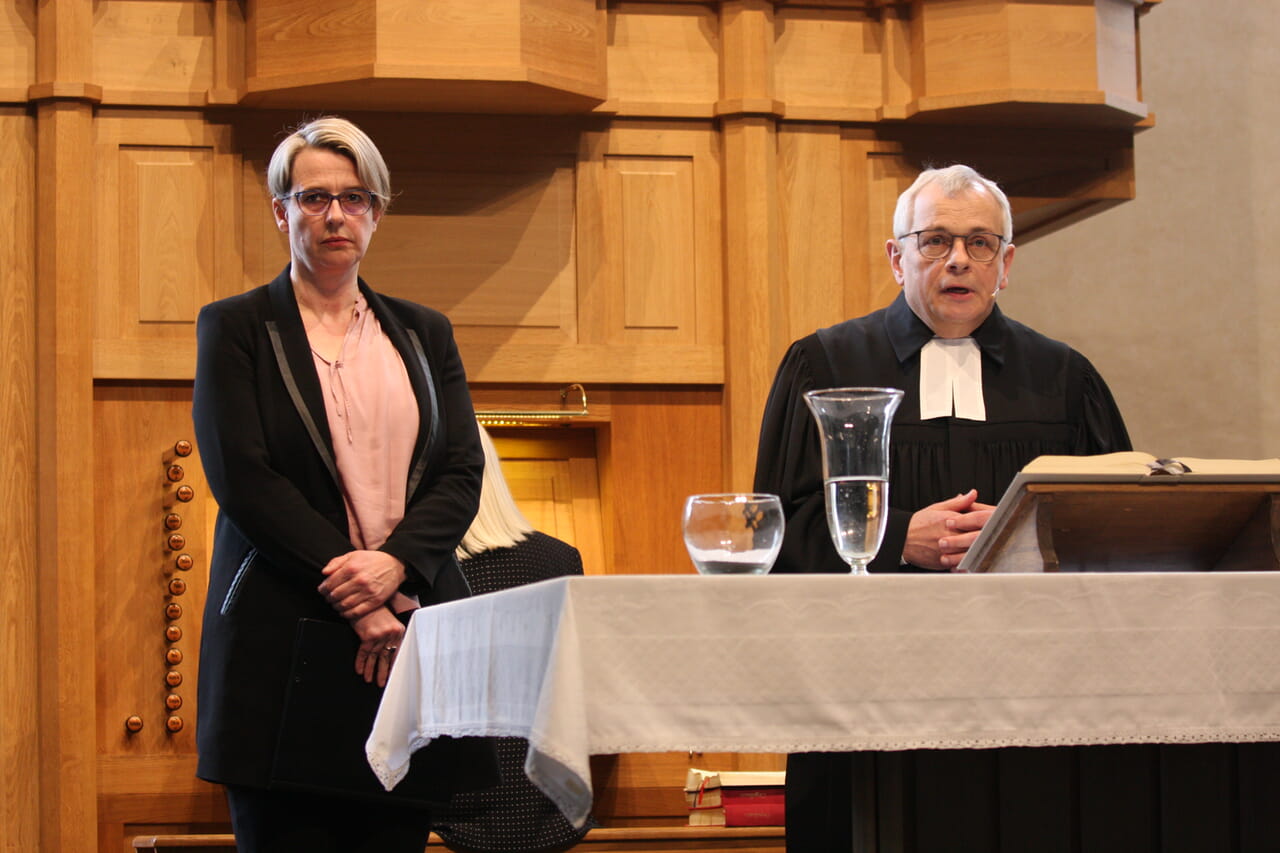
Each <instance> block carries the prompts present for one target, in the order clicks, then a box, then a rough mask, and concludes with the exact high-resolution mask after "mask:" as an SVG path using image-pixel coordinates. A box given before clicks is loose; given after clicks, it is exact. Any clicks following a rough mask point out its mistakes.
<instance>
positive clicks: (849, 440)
mask: <svg viewBox="0 0 1280 853" xmlns="http://www.w3.org/2000/svg"><path fill="white" fill-rule="evenodd" d="M804 399H805V402H806V403H807V404H808V405H809V409H810V411H812V412H813V417H814V420H816V421H817V422H818V434H819V435H820V436H821V438H822V482H823V491H824V492H825V493H826V503H827V529H828V530H829V531H830V532H831V542H832V544H834V545H835V547H836V552H837V553H838V554H839V555H840V557H841V559H843V560H844V561H845V562H846V563H848V564H849V571H850V573H852V574H855V575H865V574H866V573H867V564H868V563H870V562H871V560H872V559H874V558H875V556H876V553H877V552H878V551H879V550H880V541H881V540H882V539H883V538H884V528H885V524H886V523H887V522H888V520H889V427H890V426H891V425H892V424H893V413H894V412H895V411H897V409H898V404H899V403H901V402H902V392H901V391H899V390H898V389H897V388H826V389H822V390H819V391H809V392H807V393H806V394H805V395H804Z"/></svg>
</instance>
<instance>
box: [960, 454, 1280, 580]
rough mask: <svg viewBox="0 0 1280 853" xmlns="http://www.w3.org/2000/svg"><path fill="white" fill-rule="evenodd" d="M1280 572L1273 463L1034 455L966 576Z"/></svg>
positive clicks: (970, 557)
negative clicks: (997, 573) (1129, 572)
mask: <svg viewBox="0 0 1280 853" xmlns="http://www.w3.org/2000/svg"><path fill="white" fill-rule="evenodd" d="M1254 570H1280V458H1274V459H1201V458H1193V457H1185V456H1183V457H1177V458H1157V457H1155V456H1152V455H1150V454H1148V453H1140V452H1125V453H1106V454H1102V455H1098V456H1041V457H1038V458H1036V459H1034V460H1032V461H1031V462H1030V463H1028V464H1027V466H1026V467H1024V468H1023V469H1022V471H1021V472H1020V473H1019V474H1018V475H1017V476H1016V477H1015V478H1014V480H1013V482H1012V483H1011V484H1010V485H1009V488H1008V489H1007V490H1006V491H1005V493H1004V495H1003V496H1002V497H1001V498H1000V503H999V504H998V505H997V506H996V510H995V512H994V513H993V514H992V516H991V519H990V520H989V521H988V522H987V524H986V526H985V527H984V528H983V529H982V532H981V533H980V534H979V535H978V538H977V539H976V540H975V541H974V544H973V546H972V547H971V548H970V549H969V552H968V553H967V554H966V555H965V557H964V559H963V560H962V561H961V563H960V566H959V571H964V572H1041V571H1066V572H1087V571H1095V572H1116V571H1254Z"/></svg>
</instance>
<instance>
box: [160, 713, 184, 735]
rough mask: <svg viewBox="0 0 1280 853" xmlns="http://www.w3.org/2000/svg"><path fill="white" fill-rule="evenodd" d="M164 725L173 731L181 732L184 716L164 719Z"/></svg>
mask: <svg viewBox="0 0 1280 853" xmlns="http://www.w3.org/2000/svg"><path fill="white" fill-rule="evenodd" d="M164 727H165V728H166V729H168V730H169V731H171V732H180V731H182V718H181V717H176V716H175V717H170V718H169V719H167V720H165V721H164Z"/></svg>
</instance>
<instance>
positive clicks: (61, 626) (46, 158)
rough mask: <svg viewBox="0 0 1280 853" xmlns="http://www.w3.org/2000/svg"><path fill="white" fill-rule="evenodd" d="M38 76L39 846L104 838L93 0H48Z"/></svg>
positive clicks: (97, 93) (78, 846)
mask: <svg viewBox="0 0 1280 853" xmlns="http://www.w3.org/2000/svg"><path fill="white" fill-rule="evenodd" d="M38 15H39V17H38V19H37V31H36V34H37V53H36V82H35V84H34V85H33V86H32V87H31V92H30V98H31V100H32V101H35V102H36V176H37V178H36V193H35V201H36V232H35V235H36V236H35V258H36V291H35V317H36V350H35V358H36V360H35V385H36V393H35V402H36V406H35V421H36V444H35V450H36V454H35V455H36V462H35V475H36V490H35V506H36V561H35V566H36V572H37V579H36V584H37V588H36V621H37V630H36V638H37V640H36V647H35V656H36V661H37V667H36V671H37V676H38V684H39V687H38V690H37V691H36V695H37V698H38V708H39V762H40V779H39V796H40V846H39V849H40V850H42V851H59V850H93V849H95V848H96V847H97V812H96V790H95V778H96V765H95V757H96V749H95V741H94V690H95V681H94V605H93V602H94V600H95V599H94V595H95V589H94V571H93V554H94V544H95V543H94V511H93V501H92V497H93V316H92V311H93V299H92V293H93V290H92V287H93V280H94V269H93V258H94V252H93V214H92V211H93V210H94V204H93V193H94V191H95V188H94V171H93V119H94V104H93V101H96V100H99V99H100V98H101V89H100V87H97V86H95V85H93V84H92V83H91V82H90V75H91V73H92V67H93V62H92V52H91V51H92V47H91V45H92V43H93V38H92V37H93V4H92V3H88V2H84V0H46V2H43V3H41V4H40V6H39V12H38Z"/></svg>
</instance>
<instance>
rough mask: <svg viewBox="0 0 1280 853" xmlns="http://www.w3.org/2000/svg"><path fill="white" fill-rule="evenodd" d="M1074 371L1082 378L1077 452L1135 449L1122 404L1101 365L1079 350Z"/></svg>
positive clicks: (1089, 453)
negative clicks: (1097, 364)
mask: <svg viewBox="0 0 1280 853" xmlns="http://www.w3.org/2000/svg"><path fill="white" fill-rule="evenodd" d="M1074 355H1075V359H1076V361H1077V362H1078V363H1077V364H1074V365H1072V373H1073V374H1075V375H1076V376H1078V377H1079V382H1080V398H1079V399H1080V414H1079V421H1078V424H1079V428H1078V430H1077V432H1076V446H1075V453H1076V455H1079V456H1087V455H1092V454H1097V453H1118V452H1120V451H1126V450H1132V449H1133V444H1132V443H1131V442H1130V441H1129V431H1128V430H1127V429H1125V426H1124V418H1122V417H1121V416H1120V407H1119V406H1117V405H1116V401H1115V398H1114V397H1112V396H1111V389H1110V388H1108V387H1107V383H1106V382H1105V381H1104V380H1103V378H1102V375H1101V374H1100V373H1098V371H1097V369H1096V368H1095V367H1094V366H1093V364H1091V363H1090V362H1089V359H1087V358H1085V357H1084V356H1083V355H1080V354H1079V353H1075V354H1074Z"/></svg>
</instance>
